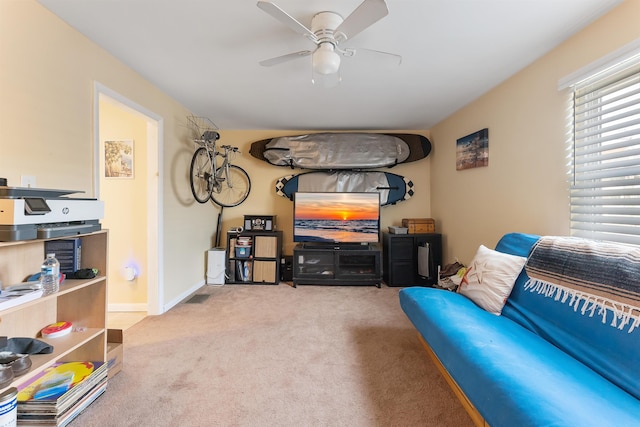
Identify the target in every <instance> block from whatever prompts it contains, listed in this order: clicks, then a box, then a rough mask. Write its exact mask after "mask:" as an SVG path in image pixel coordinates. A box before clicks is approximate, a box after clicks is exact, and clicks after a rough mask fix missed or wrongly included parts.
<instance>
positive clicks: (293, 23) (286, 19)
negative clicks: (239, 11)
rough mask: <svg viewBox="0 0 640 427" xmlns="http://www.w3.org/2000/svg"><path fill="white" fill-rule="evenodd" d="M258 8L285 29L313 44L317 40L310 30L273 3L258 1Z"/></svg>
mask: <svg viewBox="0 0 640 427" xmlns="http://www.w3.org/2000/svg"><path fill="white" fill-rule="evenodd" d="M258 7H259V8H260V9H262V10H264V11H265V12H267V13H268V14H269V15H271V16H273V17H274V18H276V19H277V20H278V21H280V22H281V23H283V24H284V25H286V26H287V27H289V28H291V29H292V30H293V31H295V32H296V33H298V34H302V35H303V36H305V37H307V38H308V39H309V40H311V41H312V42H314V43H315V42H316V41H317V40H318V38H317V37H316V35H315V34H313V32H312V31H311V30H310V29H308V28H307V27H305V26H304V25H302V24H301V23H300V22H299V21H298V20H296V19H295V18H294V17H292V16H291V15H289V14H288V13H287V12H285V11H284V10H282V9H280V8H279V7H278V6H277V5H275V4H274V3H271V2H268V1H259V2H258Z"/></svg>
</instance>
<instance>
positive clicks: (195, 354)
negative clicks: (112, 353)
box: [72, 283, 472, 427]
mask: <svg viewBox="0 0 640 427" xmlns="http://www.w3.org/2000/svg"><path fill="white" fill-rule="evenodd" d="M398 292H399V288H389V287H386V286H383V287H382V288H381V289H378V288H376V287H373V286H371V287H357V286H335V287H331V286H299V287H298V288H292V287H290V286H288V285H287V284H284V283H283V284H280V285H278V286H265V285H260V286H256V285H226V286H223V287H211V286H205V287H203V288H202V289H201V290H200V291H198V292H197V294H198V295H208V298H204V297H201V298H199V299H202V301H201V302H199V303H198V302H195V301H193V300H192V301H190V302H189V303H187V301H188V300H189V299H187V300H185V302H184V303H181V304H179V305H177V306H176V307H174V308H173V309H171V310H170V311H169V312H167V313H165V314H163V315H161V316H152V317H147V318H146V319H144V320H143V321H141V322H140V323H138V324H136V325H134V326H133V327H131V328H130V329H128V330H126V331H125V337H124V339H125V346H124V368H123V370H122V372H120V373H119V374H118V375H116V376H115V377H114V378H113V379H112V380H110V381H109V386H108V389H107V392H106V393H105V394H104V395H103V396H101V397H100V398H99V399H98V400H97V401H96V402H95V403H94V404H92V405H91V406H90V407H89V408H88V409H87V410H86V411H85V412H84V413H82V414H81V415H80V416H79V417H78V418H77V419H76V420H75V421H74V422H73V423H72V426H154V427H157V426H287V427H288V426H332V427H333V426H345V427H346V426H349V427H358V426H380V427H382V426H385V427H387V426H439V427H440V426H442V427H447V426H456V427H460V426H471V425H472V422H471V420H470V418H469V417H468V416H467V414H466V413H465V412H464V410H463V408H462V406H461V405H460V403H459V402H458V401H457V399H456V398H455V396H454V395H453V392H452V391H451V390H450V389H449V387H448V386H447V384H446V382H445V381H444V379H443V378H442V377H441V376H440V374H439V372H438V371H437V369H436V367H435V366H434V365H433V363H432V362H431V360H430V359H429V358H428V356H427V354H426V352H425V350H424V349H423V348H422V346H421V344H420V343H419V341H418V338H417V333H416V331H415V329H414V328H413V326H412V325H411V324H410V322H409V321H408V320H407V318H406V317H405V316H404V314H403V312H402V310H401V309H400V306H399V303H398Z"/></svg>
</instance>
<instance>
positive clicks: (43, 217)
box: [0, 186, 104, 242]
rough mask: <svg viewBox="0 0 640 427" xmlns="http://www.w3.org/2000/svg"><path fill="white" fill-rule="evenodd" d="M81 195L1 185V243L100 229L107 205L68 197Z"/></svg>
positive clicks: (70, 192) (72, 192)
mask: <svg viewBox="0 0 640 427" xmlns="http://www.w3.org/2000/svg"><path fill="white" fill-rule="evenodd" d="M74 193H82V192H81V191H72V190H50V189H44V188H24V187H7V186H0V241H2V242H7V241H13V240H31V239H47V238H56V237H66V236H73V235H76V234H83V233H90V232H93V231H98V230H100V229H101V225H100V222H99V221H100V219H102V218H103V217H104V202H102V201H100V200H97V199H86V198H75V197H67V196H68V195H69V194H74Z"/></svg>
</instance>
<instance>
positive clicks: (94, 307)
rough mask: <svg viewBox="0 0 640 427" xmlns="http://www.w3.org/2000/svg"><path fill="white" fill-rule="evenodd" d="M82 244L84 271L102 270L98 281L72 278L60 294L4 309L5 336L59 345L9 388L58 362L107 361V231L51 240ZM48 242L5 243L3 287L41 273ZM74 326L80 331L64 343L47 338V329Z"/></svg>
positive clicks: (0, 266)
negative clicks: (64, 324)
mask: <svg viewBox="0 0 640 427" xmlns="http://www.w3.org/2000/svg"><path fill="white" fill-rule="evenodd" d="M71 237H74V238H75V237H79V238H81V239H82V259H81V262H82V264H81V267H82V268H97V269H98V272H99V273H98V274H99V275H98V276H96V277H95V278H93V279H88V280H70V279H67V280H65V281H64V283H62V284H61V285H60V290H59V291H58V292H56V293H54V294H52V295H45V296H42V297H40V298H38V299H36V300H33V301H29V302H26V303H24V304H21V305H18V306H15V307H11V308H8V309H6V310H0V336H6V337H8V338H13V337H28V338H36V339H38V340H41V341H44V342H46V343H49V344H51V345H52V346H53V348H54V349H53V352H52V353H50V354H33V355H31V360H32V363H33V364H32V366H31V369H30V370H29V372H27V373H26V374H24V375H21V376H19V377H16V378H15V379H14V380H13V382H12V383H11V384H10V385H8V386H7V387H11V386H13V387H16V386H17V385H18V384H21V383H23V382H25V381H26V380H28V379H29V378H32V377H34V376H35V375H36V374H38V373H40V372H41V371H42V370H43V369H45V368H47V367H49V366H51V365H53V364H54V363H56V362H72V361H92V362H106V361H107V352H106V350H107V329H106V327H107V278H106V276H105V275H104V274H105V272H106V271H107V245H108V243H107V242H108V232H107V230H102V231H96V232H94V233H88V234H80V235H74V236H69V237H61V238H56V239H46V240H63V239H65V238H71ZM46 240H45V239H36V240H25V241H18V242H0V280H1V281H2V283H3V286H10V285H13V284H17V283H20V282H22V281H23V280H24V279H25V277H27V276H29V275H31V274H33V273H36V272H38V271H40V265H41V264H42V261H43V260H44V257H45V253H44V251H45V250H44V242H45V241H46ZM63 320H66V321H69V322H71V323H72V324H73V327H74V331H73V332H71V333H70V334H69V335H66V336H64V337H58V338H50V339H46V338H42V337H40V330H41V329H42V328H44V327H45V326H47V325H49V324H51V323H55V322H60V321H63Z"/></svg>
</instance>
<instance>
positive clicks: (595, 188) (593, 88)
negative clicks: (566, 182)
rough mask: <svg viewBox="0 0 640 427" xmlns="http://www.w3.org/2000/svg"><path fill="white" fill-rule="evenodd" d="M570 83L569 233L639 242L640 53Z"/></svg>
mask: <svg viewBox="0 0 640 427" xmlns="http://www.w3.org/2000/svg"><path fill="white" fill-rule="evenodd" d="M571 87H572V88H573V124H572V125H573V126H572V128H573V132H572V135H573V140H572V143H573V144H572V145H573V147H572V156H571V160H572V164H571V190H570V200H571V234H572V235H575V236H580V237H588V238H593V239H600V240H611V241H617V242H622V243H633V244H640V55H638V54H636V55H635V56H632V57H631V58H628V59H627V60H625V61H623V62H621V63H618V64H616V65H615V66H613V67H609V68H607V69H606V70H604V71H601V72H598V73H597V74H595V75H593V76H590V77H588V78H586V79H583V80H581V81H579V82H577V83H575V84H573V85H571Z"/></svg>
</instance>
